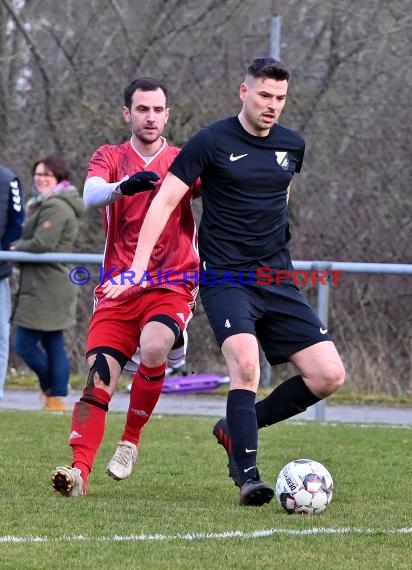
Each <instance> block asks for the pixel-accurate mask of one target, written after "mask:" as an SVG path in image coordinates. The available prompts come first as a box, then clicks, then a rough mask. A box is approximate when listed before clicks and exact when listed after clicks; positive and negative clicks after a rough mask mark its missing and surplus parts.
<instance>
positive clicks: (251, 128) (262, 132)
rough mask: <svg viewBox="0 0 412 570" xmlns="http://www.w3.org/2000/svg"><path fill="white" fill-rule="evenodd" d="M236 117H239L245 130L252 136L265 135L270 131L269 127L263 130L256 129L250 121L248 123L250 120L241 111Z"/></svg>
mask: <svg viewBox="0 0 412 570" xmlns="http://www.w3.org/2000/svg"><path fill="white" fill-rule="evenodd" d="M237 118H238V119H239V123H240V124H241V125H242V127H243V128H244V129H245V131H246V132H247V133H249V134H250V135H253V136H254V137H267V136H268V134H269V133H270V129H269V128H268V129H263V130H259V129H256V128H255V127H254V126H253V125H252V123H250V121H248V120H247V118H246V116H245V115H244V113H242V111H241V112H240V113H239V115H238V116H237Z"/></svg>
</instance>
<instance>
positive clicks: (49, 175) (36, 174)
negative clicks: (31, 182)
mask: <svg viewBox="0 0 412 570" xmlns="http://www.w3.org/2000/svg"><path fill="white" fill-rule="evenodd" d="M33 176H42V177H43V178H55V176H54V174H43V172H35V173H34V174H33Z"/></svg>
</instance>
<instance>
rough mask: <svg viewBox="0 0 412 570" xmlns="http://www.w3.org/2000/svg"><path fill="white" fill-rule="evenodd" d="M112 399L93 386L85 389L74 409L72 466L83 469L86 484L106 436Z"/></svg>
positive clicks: (71, 443) (71, 439)
mask: <svg viewBox="0 0 412 570" xmlns="http://www.w3.org/2000/svg"><path fill="white" fill-rule="evenodd" d="M110 400H111V397H110V395H109V394H108V393H107V392H106V391H105V390H103V389H102V388H95V387H94V386H93V387H89V388H85V389H84V390H83V396H82V398H81V399H80V402H77V403H76V404H75V406H74V409H73V415H72V427H71V433H70V445H71V447H72V453H73V462H72V466H73V467H77V468H78V469H80V470H81V472H82V479H83V481H84V483H85V484H87V479H88V477H89V474H90V471H91V470H92V467H93V463H94V458H95V456H96V453H97V451H98V449H99V447H100V444H101V442H102V439H103V436H104V430H105V427H106V414H107V411H108V405H109V402H110Z"/></svg>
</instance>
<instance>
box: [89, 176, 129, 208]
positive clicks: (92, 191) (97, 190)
mask: <svg viewBox="0 0 412 570" xmlns="http://www.w3.org/2000/svg"><path fill="white" fill-rule="evenodd" d="M120 182H122V180H119V182H106V180H104V178H101V177H100V176H91V177H90V178H88V179H87V180H86V182H85V184H84V190H83V201H84V203H85V206H86V208H98V207H101V206H107V204H111V203H112V202H114V201H115V200H117V199H118V198H121V197H122V194H121V193H119V192H116V188H117V187H118V186H119V184H120Z"/></svg>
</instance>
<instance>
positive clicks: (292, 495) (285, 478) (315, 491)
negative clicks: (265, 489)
mask: <svg viewBox="0 0 412 570" xmlns="http://www.w3.org/2000/svg"><path fill="white" fill-rule="evenodd" d="M332 493H333V480H332V476H331V474H330V473H329V471H328V470H327V469H326V467H324V466H323V465H322V464H321V463H318V462H317V461H313V460H312V459H295V461H291V462H290V463H288V464H287V465H285V467H284V468H283V469H282V470H281V471H280V473H279V475H278V478H277V481H276V497H277V500H278V502H279V503H280V504H281V505H282V507H283V508H284V509H285V511H287V512H288V513H289V514H290V515H293V514H300V515H311V514H314V515H317V514H319V513H321V512H322V511H324V510H325V509H326V507H327V506H328V505H329V503H330V502H331V500H332Z"/></svg>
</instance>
